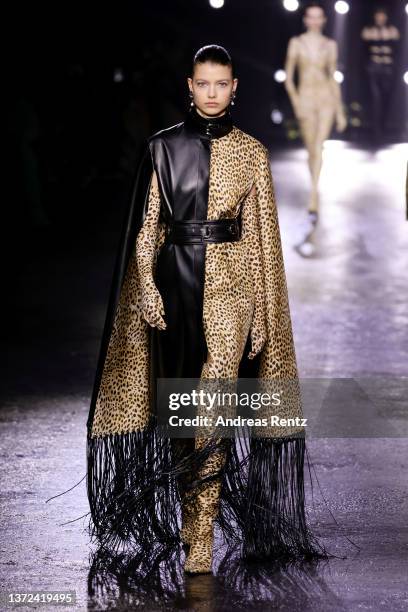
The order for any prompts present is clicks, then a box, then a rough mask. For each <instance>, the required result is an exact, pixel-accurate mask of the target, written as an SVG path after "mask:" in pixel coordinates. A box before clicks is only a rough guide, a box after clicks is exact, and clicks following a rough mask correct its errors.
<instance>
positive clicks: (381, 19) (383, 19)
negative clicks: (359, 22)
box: [374, 11, 388, 28]
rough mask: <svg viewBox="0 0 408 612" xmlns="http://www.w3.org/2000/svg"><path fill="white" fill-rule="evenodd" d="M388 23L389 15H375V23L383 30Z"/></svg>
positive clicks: (381, 13)
mask: <svg viewBox="0 0 408 612" xmlns="http://www.w3.org/2000/svg"><path fill="white" fill-rule="evenodd" d="M387 21H388V17H387V13H384V12H383V11H378V12H377V13H374V23H375V25H376V26H377V27H379V28H381V27H383V26H385V25H387Z"/></svg>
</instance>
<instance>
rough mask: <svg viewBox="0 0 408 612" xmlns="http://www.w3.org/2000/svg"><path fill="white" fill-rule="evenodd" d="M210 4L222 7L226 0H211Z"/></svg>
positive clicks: (214, 6) (213, 6)
mask: <svg viewBox="0 0 408 612" xmlns="http://www.w3.org/2000/svg"><path fill="white" fill-rule="evenodd" d="M210 6H211V7H212V8H222V7H223V6H224V0H210Z"/></svg>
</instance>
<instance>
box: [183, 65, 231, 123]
mask: <svg viewBox="0 0 408 612" xmlns="http://www.w3.org/2000/svg"><path fill="white" fill-rule="evenodd" d="M187 81H188V86H189V88H190V91H192V92H193V101H194V104H195V106H196V108H197V111H198V112H199V113H200V114H201V115H206V116H209V117H217V116H219V115H223V114H224V113H225V110H226V108H227V106H228V105H229V103H230V101H231V94H232V92H233V91H235V90H236V88H237V83H238V79H236V78H235V79H233V78H232V69H231V67H230V66H223V65H222V64H214V63H212V62H203V63H202V64H200V63H198V64H196V65H195V67H194V74H193V77H192V78H190V77H189V78H188V79H187Z"/></svg>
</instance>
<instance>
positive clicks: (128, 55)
mask: <svg viewBox="0 0 408 612" xmlns="http://www.w3.org/2000/svg"><path fill="white" fill-rule="evenodd" d="M323 4H324V5H325V6H326V10H327V15H328V23H327V27H326V30H325V33H326V34H327V35H329V36H334V37H336V38H337V40H338V42H339V48H340V58H339V69H340V70H342V71H343V72H344V74H345V80H344V82H343V84H342V90H343V97H344V101H345V103H346V106H347V112H348V115H349V119H351V122H350V127H349V128H348V130H347V132H346V133H345V134H343V135H341V136H340V138H345V139H348V140H355V141H361V142H364V140H365V138H366V136H367V133H368V132H369V130H370V127H371V126H370V114H369V95H368V91H367V86H366V82H365V73H364V47H363V45H362V44H361V42H360V40H359V33H360V31H361V28H362V27H363V26H364V25H365V24H366V23H367V22H369V21H370V15H371V12H372V8H373V6H376V4H375V3H374V2H371V0H366V1H363V0H352V1H350V4H351V10H350V12H349V13H348V14H347V15H346V16H342V15H338V14H336V13H335V11H334V9H333V5H334V2H325V3H323ZM384 4H385V5H386V6H387V7H388V9H389V11H390V21H391V22H392V23H394V24H395V25H397V26H398V27H399V29H400V31H401V34H402V37H403V40H402V42H401V44H400V46H399V57H398V58H397V71H396V77H397V78H396V80H395V87H394V92H393V93H392V104H391V108H390V110H389V113H388V123H387V128H388V135H389V138H390V139H391V140H392V141H393V142H400V141H403V140H406V139H407V115H406V101H407V99H406V96H407V94H406V89H407V87H406V85H405V84H404V83H403V80H402V74H403V72H404V70H406V69H407V62H406V53H405V59H404V57H403V56H404V45H405V44H406V41H405V39H406V28H407V20H408V18H407V16H406V14H405V11H404V7H405V2H403V1H402V0H395V1H394V0H386V2H384ZM4 24H5V30H6V35H7V36H8V40H9V43H8V47H9V53H8V55H7V65H6V74H5V80H4V82H5V84H6V96H5V99H6V105H7V109H6V130H5V131H6V140H5V144H6V152H7V160H8V162H9V164H8V171H7V173H6V180H5V183H4V185H3V186H4V188H5V190H6V192H7V196H6V198H5V199H3V221H4V223H5V225H6V227H8V228H13V227H18V228H19V229H21V228H23V227H29V228H32V227H38V228H41V227H43V228H45V227H47V226H49V225H51V226H53V227H58V226H60V227H64V228H65V227H67V225H72V226H73V227H77V226H78V224H87V225H89V226H90V227H92V226H93V224H94V223H95V215H99V214H103V211H106V210H107V211H113V214H114V219H117V216H116V213H118V211H120V210H121V208H122V207H123V203H124V202H125V201H126V199H127V197H128V193H129V186H130V184H131V180H132V177H133V175H134V171H135V166H136V163H137V160H138V155H139V152H140V149H141V146H142V143H143V139H144V138H145V137H146V136H148V135H149V134H151V133H153V132H155V131H157V130H159V129H161V128H164V127H168V126H170V125H172V124H174V123H177V122H178V121H181V120H182V119H183V115H184V112H185V110H186V109H187V108H188V104H189V101H188V97H187V84H186V77H187V76H188V75H189V74H190V66H191V60H192V57H193V55H194V52H195V51H196V50H197V49H198V48H199V47H200V46H202V45H205V44H208V43H218V44H221V45H223V46H225V47H226V48H227V49H228V50H229V51H230V53H231V54H232V57H233V59H234V60H235V65H236V71H237V75H238V78H239V80H240V81H239V86H238V92H237V93H238V95H237V100H236V106H235V107H234V111H233V112H234V120H235V122H236V124H237V125H238V126H239V127H241V128H242V129H244V130H246V131H249V132H250V133H252V134H253V135H254V136H255V137H257V138H259V139H260V140H261V141H262V142H264V144H265V145H267V146H269V147H274V146H282V145H286V144H287V143H289V144H290V143H294V144H296V145H299V144H300V141H299V138H298V131H297V126H296V122H294V120H293V115H292V112H291V109H290V106H289V102H288V99H287V96H286V93H285V90H284V87H283V85H282V84H278V83H276V81H275V80H274V77H273V75H274V72H275V70H276V69H278V68H282V67H283V64H284V58H285V52H286V46H287V42H288V39H289V37H290V36H292V35H294V34H298V33H300V32H301V31H302V24H301V14H300V11H299V10H298V11H296V12H295V13H291V12H288V11H286V10H285V9H284V8H283V7H282V2H281V0H257V1H254V2H244V1H242V0H234V1H232V0H226V2H225V5H224V7H223V8H222V9H218V10H215V9H212V8H211V7H210V6H209V3H208V2H207V1H206V0H188V1H181V0H175V1H160V0H157V1H155V2H144V1H142V2H137V1H132V2H115V3H113V2H110V3H93V2H82V3H79V2H72V1H71V2H67V1H65V0H62V1H60V2H58V3H53V4H51V3H31V4H28V3H27V4H24V3H15V4H14V6H13V8H12V9H8V13H6V19H5V21H4ZM342 24H343V25H342ZM405 51H406V47H405ZM404 64H405V65H404ZM115 75H116V77H115ZM273 108H278V109H280V110H281V112H282V113H283V118H284V120H283V122H282V124H280V125H274V124H273V123H272V121H271V118H270V113H271V110H272V109H273ZM337 137H339V136H337ZM119 216H120V215H119ZM6 233H7V232H6Z"/></svg>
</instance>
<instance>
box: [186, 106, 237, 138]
mask: <svg viewBox="0 0 408 612" xmlns="http://www.w3.org/2000/svg"><path fill="white" fill-rule="evenodd" d="M184 124H185V125H186V127H187V128H188V129H189V130H191V131H193V132H196V133H197V134H199V135H200V136H204V137H205V138H221V137H222V136H226V135H227V134H228V133H229V132H230V131H231V130H232V128H233V127H234V126H233V123H232V116H231V112H230V110H229V108H227V109H226V111H225V113H224V114H223V115H221V117H209V118H208V119H207V117H202V116H201V115H200V114H199V113H198V112H197V109H196V107H195V106H191V107H190V109H189V110H188V112H187V116H186V119H185V121H184Z"/></svg>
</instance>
